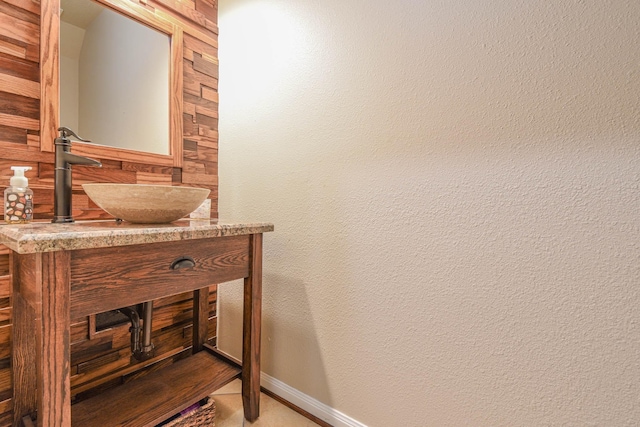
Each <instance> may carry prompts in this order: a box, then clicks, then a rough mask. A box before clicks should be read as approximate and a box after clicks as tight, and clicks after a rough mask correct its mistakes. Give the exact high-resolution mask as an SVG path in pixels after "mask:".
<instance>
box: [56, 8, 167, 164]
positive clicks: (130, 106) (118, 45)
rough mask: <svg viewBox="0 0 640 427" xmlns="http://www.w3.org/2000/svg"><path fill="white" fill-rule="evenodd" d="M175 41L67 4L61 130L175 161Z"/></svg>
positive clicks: (121, 18)
mask: <svg viewBox="0 0 640 427" xmlns="http://www.w3.org/2000/svg"><path fill="white" fill-rule="evenodd" d="M170 43H171V40H170V37H169V36H168V35H167V34H164V33H161V32H159V31H156V30H155V29H152V28H149V27H147V26H145V25H143V24H141V23H139V22H137V21H134V20H133V19H131V18H129V17H126V16H123V15H121V14H119V13H117V12H114V11H112V10H110V9H108V8H106V7H104V6H102V5H100V4H99V3H96V2H93V1H91V0H62V1H61V16H60V125H61V126H66V127H68V128H71V129H73V130H75V131H77V133H78V134H79V135H80V136H82V137H84V138H87V139H90V140H91V141H92V142H93V143H95V144H100V145H108V146H112V147H119V148H126V149H129V150H136V151H144V152H150V153H157V154H169V153H170V148H169V82H170V80H169V79H170V74H169V72H170V71H169V66H170Z"/></svg>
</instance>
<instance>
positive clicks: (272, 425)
mask: <svg viewBox="0 0 640 427" xmlns="http://www.w3.org/2000/svg"><path fill="white" fill-rule="evenodd" d="M241 389H242V382H241V381H240V380H234V381H233V382H231V383H229V384H227V385H226V386H224V387H222V388H221V389H219V390H217V391H216V392H215V393H213V394H212V395H211V397H213V400H214V401H215V402H216V427H246V426H254V427H318V424H316V423H314V422H313V421H311V420H309V419H308V418H305V417H303V416H302V415H300V414H298V413H297V412H295V411H294V410H292V409H290V408H288V407H286V406H284V405H283V404H281V403H280V402H278V401H277V400H274V399H272V398H271V397H269V396H267V395H266V394H264V393H260V417H259V418H258V419H257V420H256V421H255V422H253V423H250V422H248V421H245V419H244V414H243V411H242V394H241Z"/></svg>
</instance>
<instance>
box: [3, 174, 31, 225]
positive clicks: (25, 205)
mask: <svg viewBox="0 0 640 427" xmlns="http://www.w3.org/2000/svg"><path fill="white" fill-rule="evenodd" d="M30 169H31V167H30V166H11V170H12V171H13V176H12V177H11V179H10V180H9V187H8V188H7V189H6V190H4V220H5V222H8V223H9V224H23V223H26V222H30V221H31V220H32V219H33V191H31V189H30V188H29V180H28V179H27V177H26V176H24V173H25V171H28V170H30Z"/></svg>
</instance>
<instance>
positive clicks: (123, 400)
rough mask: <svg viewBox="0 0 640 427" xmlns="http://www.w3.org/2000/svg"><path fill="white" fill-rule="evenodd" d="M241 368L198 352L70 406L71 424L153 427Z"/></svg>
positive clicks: (211, 389) (238, 374)
mask: <svg viewBox="0 0 640 427" xmlns="http://www.w3.org/2000/svg"><path fill="white" fill-rule="evenodd" d="M241 373H242V370H241V369H240V368H239V367H237V366H233V365H231V364H229V363H227V362H226V361H223V360H222V359H220V358H218V357H217V356H215V355H212V354H210V353H209V352H207V351H201V352H199V353H197V354H194V355H193V356H191V357H189V358H187V359H183V360H180V361H178V362H176V363H174V364H172V365H170V366H168V367H166V368H163V369H161V370H158V371H155V372H152V373H150V374H148V375H146V376H144V377H142V378H139V379H136V380H133V381H131V382H128V383H126V384H124V385H121V386H119V387H116V388H114V389H111V390H108V391H106V392H105V393H102V394H100V395H98V396H94V397H92V398H91V399H88V400H84V401H82V402H80V403H77V404H75V405H72V406H71V425H72V426H73V427H86V426H92V425H93V426H101V427H116V426H123V427H125V426H128V427H153V426H155V425H157V424H159V423H160V422H162V421H164V420H166V419H168V418H170V417H171V416H172V415H175V414H176V413H178V412H180V411H182V410H184V409H186V408H188V407H189V406H191V405H193V404H195V403H196V402H198V401H200V400H201V399H204V398H205V397H207V396H208V395H210V394H211V393H212V392H214V391H215V390H217V389H218V388H220V387H222V386H223V385H225V384H227V383H229V382H230V381H232V380H234V379H235V378H238V377H239V376H240V375H241Z"/></svg>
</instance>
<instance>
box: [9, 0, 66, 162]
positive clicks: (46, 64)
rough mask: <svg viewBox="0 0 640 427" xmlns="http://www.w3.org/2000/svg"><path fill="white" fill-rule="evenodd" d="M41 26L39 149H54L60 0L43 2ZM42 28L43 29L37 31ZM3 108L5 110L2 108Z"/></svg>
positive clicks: (57, 104) (57, 94)
mask: <svg viewBox="0 0 640 427" xmlns="http://www.w3.org/2000/svg"><path fill="white" fill-rule="evenodd" d="M41 7H42V10H41V13H40V28H37V27H36V31H35V34H37V35H39V36H40V40H41V43H40V117H39V119H40V121H41V124H42V126H41V127H40V126H39V130H40V137H41V138H42V139H41V140H40V148H41V149H42V151H49V152H53V151H54V146H53V140H54V139H55V137H56V136H57V133H58V132H57V129H58V127H59V126H60V120H59V99H60V38H59V37H58V34H59V33H60V0H47V1H44V2H41ZM1 26H2V25H1V23H0V27H1ZM38 30H40V31H38ZM0 111H2V110H0Z"/></svg>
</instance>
